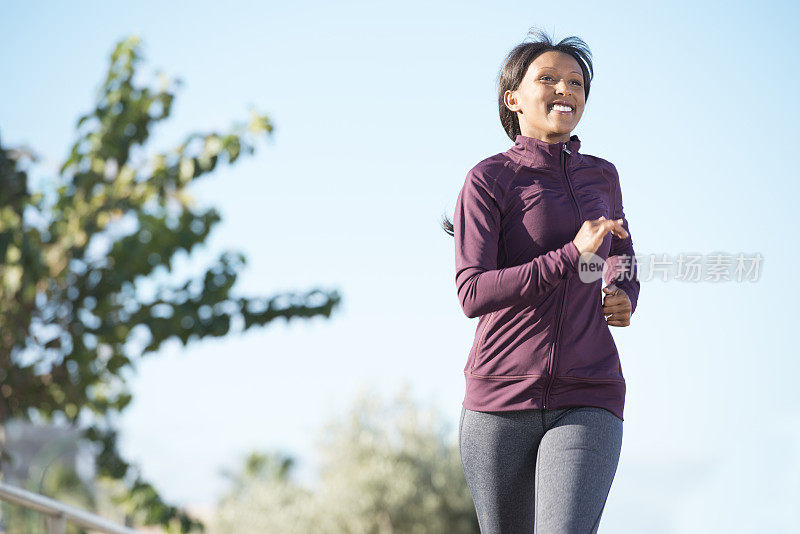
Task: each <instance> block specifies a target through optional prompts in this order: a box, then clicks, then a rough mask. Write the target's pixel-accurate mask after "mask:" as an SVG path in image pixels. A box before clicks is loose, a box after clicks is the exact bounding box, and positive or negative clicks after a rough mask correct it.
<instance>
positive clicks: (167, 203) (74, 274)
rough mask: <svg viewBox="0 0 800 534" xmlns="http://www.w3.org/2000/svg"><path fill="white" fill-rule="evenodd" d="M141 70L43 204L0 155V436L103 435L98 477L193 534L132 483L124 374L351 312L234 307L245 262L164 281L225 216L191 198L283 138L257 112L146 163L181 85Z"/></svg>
mask: <svg viewBox="0 0 800 534" xmlns="http://www.w3.org/2000/svg"><path fill="white" fill-rule="evenodd" d="M140 61H141V51H140V42H139V39H138V38H137V37H130V38H127V39H124V40H122V41H120V42H119V43H118V44H117V45H116V47H115V49H114V51H113V53H112V55H111V61H110V66H109V69H108V73H107V75H106V77H105V80H104V82H103V84H102V86H101V87H100V89H99V92H98V95H97V104H96V106H95V108H94V109H93V110H92V111H91V112H90V113H88V114H86V115H85V116H82V117H81V118H80V120H79V121H78V123H77V128H78V132H77V140H76V141H75V143H74V145H73V146H72V148H71V150H70V152H69V157H68V158H67V159H66V161H65V162H64V163H63V165H61V166H60V174H59V176H58V179H56V180H55V183H53V184H52V185H51V186H47V187H45V188H44V189H43V190H41V191H30V190H29V184H28V165H30V164H33V163H35V162H36V161H38V158H37V156H36V155H35V154H33V153H32V152H31V151H30V150H28V149H25V148H5V147H3V146H2V143H0V187H2V191H3V194H2V195H0V424H2V423H3V422H4V421H7V420H9V419H11V418H32V417H34V416H35V417H36V418H38V419H41V420H43V421H45V422H47V421H51V420H52V418H53V417H54V416H56V415H58V416H60V417H61V416H63V418H65V419H66V420H67V421H69V422H78V421H79V418H80V420H83V417H84V416H86V415H88V416H89V417H90V418H93V419H95V420H97V421H98V422H99V423H98V424H97V425H95V426H93V427H91V429H90V430H89V432H87V437H88V438H89V439H92V440H94V441H96V442H97V443H99V444H101V445H102V446H103V450H102V452H101V454H100V456H99V469H100V472H101V473H103V475H104V476H110V477H116V478H123V477H127V479H126V480H130V479H131V478H133V481H132V482H130V495H129V499H128V504H129V505H130V506H131V507H136V508H137V509H142V507H144V508H146V509H148V510H149V512H148V514H147V515H146V521H147V522H148V524H150V523H157V524H162V525H165V526H166V525H173V527H171V528H173V529H176V531H178V530H179V531H180V532H188V531H189V529H190V528H191V527H192V526H199V525H195V524H194V523H193V522H192V521H191V520H189V518H187V517H185V516H183V515H181V514H180V513H179V512H178V511H177V510H176V509H175V508H173V507H170V506H167V505H166V504H164V503H163V502H161V500H160V498H159V497H158V494H157V492H156V491H155V490H154V489H153V488H152V487H151V486H150V485H149V484H147V483H146V482H144V481H142V480H141V479H140V478H138V477H131V466H130V465H128V464H127V462H125V461H124V460H123V459H122V458H120V457H119V454H118V453H117V450H116V439H115V434H114V431H113V428H112V425H111V423H110V418H109V416H110V415H111V414H114V413H118V412H119V411H121V410H123V409H124V408H125V407H126V406H127V405H128V404H129V403H130V401H131V394H130V392H129V391H128V389H127V387H126V384H125V379H124V375H123V373H124V371H125V370H127V369H129V368H131V367H133V366H134V364H135V362H136V360H137V359H139V358H140V357H142V356H144V355H146V354H147V353H151V352H154V351H157V350H158V349H159V348H160V347H161V345H162V343H164V341H166V340H167V339H169V338H172V337H175V338H177V339H179V340H180V341H181V342H182V343H183V344H184V345H186V344H187V343H188V342H189V341H190V340H193V339H194V340H198V339H202V338H206V337H219V336H224V335H226V334H228V333H229V332H231V331H232V327H233V325H235V324H241V325H242V329H247V328H250V327H252V326H261V325H265V324H267V323H269V322H271V321H273V320H274V319H277V318H286V319H289V318H291V317H314V316H319V315H322V316H325V317H330V315H331V313H332V310H333V308H334V307H336V306H337V305H338V303H339V301H340V297H339V294H338V293H337V292H336V291H324V290H320V289H314V290H312V291H308V292H301V293H284V294H279V295H275V296H273V297H271V298H250V297H240V296H235V295H233V294H232V288H233V286H234V284H235V282H236V279H237V274H238V272H239V271H240V269H241V268H242V266H243V265H244V263H245V257H244V256H243V255H242V254H240V253H237V252H231V251H226V252H223V253H222V254H221V255H220V256H219V257H218V258H217V259H216V261H215V262H214V263H213V264H212V265H210V266H209V267H208V268H207V270H206V271H205V274H204V275H202V276H200V277H199V278H198V279H190V280H186V281H185V282H184V283H170V282H167V281H165V276H162V275H165V274H166V273H169V272H172V267H173V259H174V258H175V256H176V254H178V253H179V252H183V253H185V254H191V253H192V252H193V251H194V250H195V249H196V248H197V247H198V245H201V244H202V243H204V242H205V240H206V239H207V237H208V236H209V234H210V232H211V231H212V230H213V228H214V226H215V225H216V224H217V223H218V222H219V221H220V215H219V213H218V212H217V211H216V210H215V209H213V208H209V209H201V208H198V207H196V206H194V203H193V201H192V198H191V197H190V195H189V194H188V191H187V188H188V186H189V185H190V184H191V183H192V182H193V181H194V180H196V179H198V178H201V177H203V176H205V175H208V174H209V173H211V172H213V171H214V169H215V168H216V166H217V165H218V164H219V163H221V162H226V163H228V164H232V163H234V162H235V161H236V160H237V159H238V158H239V157H240V156H241V155H242V154H244V153H247V154H252V153H253V152H254V150H255V142H256V140H257V139H258V138H260V137H262V136H269V135H270V134H271V133H272V131H273V125H272V123H271V122H270V120H269V118H268V117H266V116H263V115H259V114H257V113H256V112H255V111H252V110H251V117H250V119H249V121H247V122H243V123H238V124H235V125H234V126H233V127H232V128H231V130H230V131H228V132H208V133H202V134H200V133H193V134H191V135H188V136H186V138H185V140H184V142H183V143H181V144H180V145H179V146H177V147H176V148H174V149H173V150H170V151H166V152H161V153H156V154H155V155H153V156H152V157H149V158H148V157H146V156H145V155H144V149H143V147H144V145H145V143H146V142H147V140H148V138H149V136H150V133H151V130H152V128H153V127H154V126H155V125H156V124H157V123H158V122H160V121H163V120H165V119H166V118H167V117H169V115H170V111H171V109H172V104H173V101H174V98H175V94H174V85H175V84H173V83H172V82H170V81H169V80H167V78H166V77H165V76H164V75H163V74H160V79H161V86H160V88H158V89H153V88H150V87H146V86H145V87H143V86H139V85H138V84H136V83H134V75H135V73H136V66H137V64H138V63H139V62H140ZM178 83H179V82H178ZM131 227H133V230H130V229H129V228H131ZM146 283H147V284H155V286H156V289H155V297H149V298H146V297H145V296H143V291H142V289H141V288H142V286H143V284H146ZM0 445H1V443H0ZM0 448H1V447H0ZM5 459H7V458H5ZM175 525H177V526H175Z"/></svg>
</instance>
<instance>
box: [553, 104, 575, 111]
mask: <svg viewBox="0 0 800 534" xmlns="http://www.w3.org/2000/svg"><path fill="white" fill-rule="evenodd" d="M553 109H554V110H556V111H572V108H571V107H569V106H565V105H563V104H555V105H554V106H553Z"/></svg>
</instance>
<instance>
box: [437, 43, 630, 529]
mask: <svg viewBox="0 0 800 534" xmlns="http://www.w3.org/2000/svg"><path fill="white" fill-rule="evenodd" d="M531 34H532V35H533V40H531V41H527V42H523V43H521V44H519V45H517V46H516V47H514V48H513V49H512V50H511V52H509V54H508V55H507V56H506V58H505V61H504V64H503V67H502V69H501V71H500V75H499V76H498V104H499V113H500V122H501V124H502V125H503V129H504V130H505V131H506V134H507V135H508V137H509V138H510V139H511V140H512V141H514V145H513V146H512V147H511V148H509V149H508V150H506V151H505V152H501V153H499V154H495V155H493V156H490V157H488V158H485V159H483V160H482V161H480V162H479V163H478V164H477V165H475V166H474V167H473V168H472V169H471V170H470V171H469V173H467V177H466V180H465V181H464V185H463V187H462V188H461V191H460V193H459V195H458V199H457V200H456V208H455V215H454V217H453V222H452V223H450V221H448V220H447V219H446V218H445V221H444V228H445V231H447V233H448V234H450V235H452V236H453V237H454V238H455V260H456V262H455V267H456V269H455V281H456V289H457V294H458V298H459V302H460V303H461V306H462V309H463V311H464V313H465V315H466V316H467V317H471V318H475V317H477V318H478V322H477V325H476V330H475V337H474V342H473V345H472V347H471V350H470V352H469V355H468V356H467V362H466V365H465V366H464V376H465V379H466V393H465V396H464V401H463V403H462V409H461V421H460V426H459V443H460V446H461V449H460V450H461V460H462V466H463V468H464V474H465V477H466V480H467V484H468V486H469V489H470V492H471V494H472V497H473V501H474V503H475V509H476V512H477V514H478V520H479V523H480V527H481V532H482V533H484V534H485V533H505V532H523V531H524V532H530V531H532V530H534V527H535V529H536V531H537V532H562V531H563V532H596V530H597V528H598V525H599V522H600V517H601V515H602V512H603V508H604V507H605V502H606V498H607V497H608V494H609V491H610V489H611V484H612V481H613V479H614V475H615V473H616V469H617V464H618V461H619V455H620V450H621V445H622V422H623V408H624V400H625V379H624V377H623V375H622V366H621V363H620V358H619V352H618V350H617V346H616V344H615V342H614V339H613V336H612V335H611V331H610V329H609V326H628V325H629V324H630V318H631V315H632V314H633V312H634V311H635V309H636V303H637V300H638V296H639V282H638V279H637V277H636V264H635V261H634V257H635V255H634V251H633V241H632V240H631V237H630V233H629V229H628V223H627V220H626V219H625V213H624V211H623V205H622V192H621V187H620V181H619V175H618V173H617V169H616V167H615V166H614V165H613V164H612V163H611V162H609V161H606V160H605V159H603V158H600V157H597V156H592V155H589V154H584V153H582V152H580V150H579V149H580V147H581V141H580V139H579V138H578V136H577V135H573V134H572V132H573V130H574V129H575V128H576V126H577V125H578V123H579V122H580V119H581V116H582V115H583V110H584V107H585V106H586V100H587V98H588V96H589V87H590V84H591V79H592V75H593V72H592V61H591V53H590V51H589V48H588V47H587V46H586V44H585V43H584V42H583V41H582V40H581V39H579V38H578V37H569V38H566V39H564V40H562V41H561V42H559V43H558V44H554V43H553V41H552V40H551V39H550V38H549V37H548V36H547V35H546V34H545V33H543V32H540V31H532V32H531ZM612 258H613V259H614V261H613V262H612V263H614V264H616V265H622V268H621V269H620V272H619V274H616V271H615V272H614V273H613V275H609V273H608V270H607V269H606V266H607V265H608V264H607V262H608V260H609V259H612ZM628 259H629V260H630V261H627V260H628ZM598 265H602V266H603V269H602V270H600V269H597V266H598ZM608 280H611V281H612V282H613V283H612V284H609V285H608V286H606V287H602V286H603V282H605V281H608ZM601 289H602V291H601ZM602 299H605V300H602Z"/></svg>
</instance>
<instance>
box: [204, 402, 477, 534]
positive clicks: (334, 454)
mask: <svg viewBox="0 0 800 534" xmlns="http://www.w3.org/2000/svg"><path fill="white" fill-rule="evenodd" d="M448 434H449V429H448V425H446V424H445V423H444V422H443V421H442V418H441V417H440V416H439V415H438V414H437V413H436V412H435V411H434V410H433V409H422V408H420V407H419V406H418V405H417V404H416V403H415V402H413V401H412V400H411V398H410V396H409V394H408V388H407V387H406V388H404V390H402V391H401V392H400V394H399V395H397V397H396V398H395V400H394V402H389V403H384V402H382V401H381V400H380V399H379V398H378V397H377V396H375V395H374V394H371V393H366V394H362V395H361V396H360V397H359V399H357V401H356V404H355V406H354V407H353V409H352V411H351V412H350V414H349V415H348V416H347V417H346V418H345V419H344V420H342V421H333V422H330V423H328V425H326V428H325V429H324V430H323V432H322V434H321V435H320V437H319V439H318V442H317V444H318V450H319V454H320V459H321V463H320V466H321V468H320V479H319V481H318V485H317V486H316V487H314V488H306V487H304V486H302V485H300V484H298V483H296V482H294V481H293V480H292V477H291V476H290V475H291V469H288V472H287V470H286V469H285V468H286V467H287V465H288V467H289V468H291V466H292V465H293V464H292V463H291V462H289V463H288V464H287V462H286V458H287V457H285V456H283V455H274V456H272V457H271V459H270V460H269V461H266V460H264V461H262V462H260V464H259V465H263V466H267V467H266V468H265V469H258V468H256V469H253V468H252V466H253V464H254V462H252V461H250V460H252V458H254V457H255V458H261V459H262V460H263V459H265V458H269V456H268V455H259V454H254V455H252V456H251V457H250V460H249V461H248V465H249V466H250V467H249V468H248V467H245V468H244V469H243V470H242V473H241V474H239V475H238V476H236V477H234V479H235V480H236V481H237V483H236V484H235V486H234V488H233V490H232V491H231V492H230V494H228V495H226V496H225V497H224V498H223V499H222V500H221V502H220V504H219V507H218V510H217V514H216V516H215V518H214V520H213V522H212V524H211V525H210V527H211V531H212V534H233V533H237V534H250V533H260V532H282V533H287V534H291V533H298V534H299V533H306V532H316V533H320V534H328V533H330V534H334V533H336V534H341V533H353V534H355V533H358V534H389V533H420V534H424V533H439V532H451V533H454V534H459V533H465V534H466V533H477V532H479V527H478V518H477V515H476V513H475V508H474V505H473V502H472V497H471V495H470V493H469V488H468V486H467V483H466V480H465V479H464V472H463V469H462V467H461V457H460V455H459V451H458V444H457V443H455V440H452V439H450V438H448Z"/></svg>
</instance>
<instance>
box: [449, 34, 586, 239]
mask: <svg viewBox="0 0 800 534" xmlns="http://www.w3.org/2000/svg"><path fill="white" fill-rule="evenodd" d="M531 37H532V40H529V39H530V38H531ZM549 50H556V51H559V52H564V53H565V54H569V55H570V56H572V57H574V58H575V61H577V62H578V65H580V68H581V72H582V73H583V94H584V98H585V100H588V99H589V87H590V86H591V83H592V77H593V76H594V70H593V67H592V52H591V51H590V50H589V47H588V46H587V45H586V43H585V42H584V41H583V40H582V39H581V38H580V37H575V36H571V37H565V38H564V39H562V40H561V41H560V42H559V43H558V44H553V40H552V39H551V38H550V36H549V35H547V33H546V32H544V31H543V30H539V29H535V28H531V29H530V30H529V31H528V35H527V37H526V38H525V40H524V41H523V42H522V43H520V44H518V45H517V46H515V47H514V48H512V49H511V51H510V52H509V53H508V54H507V55H506V57H505V60H504V61H503V66H502V67H501V68H500V73H499V74H498V75H497V103H498V107H499V111H500V123H501V124H502V125H503V129H504V130H505V131H506V134H507V135H508V137H509V138H510V139H511V140H512V141H515V140H516V138H517V136H518V135H520V134H521V133H522V132H521V131H520V127H519V118H518V117H517V113H516V112H515V111H511V110H510V109H508V108H507V107H506V103H505V98H504V95H505V92H506V91H516V90H517V89H518V88H519V84H520V83H522V79H523V78H524V77H525V73H526V72H527V71H528V67H530V65H531V63H533V61H534V60H535V59H536V58H537V57H539V56H540V55H541V54H543V53H544V52H547V51H549ZM442 228H444V231H445V232H447V233H448V234H449V235H451V236H452V235H453V223H452V222H451V221H450V220H449V219H448V218H447V216H446V215H443V216H442Z"/></svg>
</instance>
